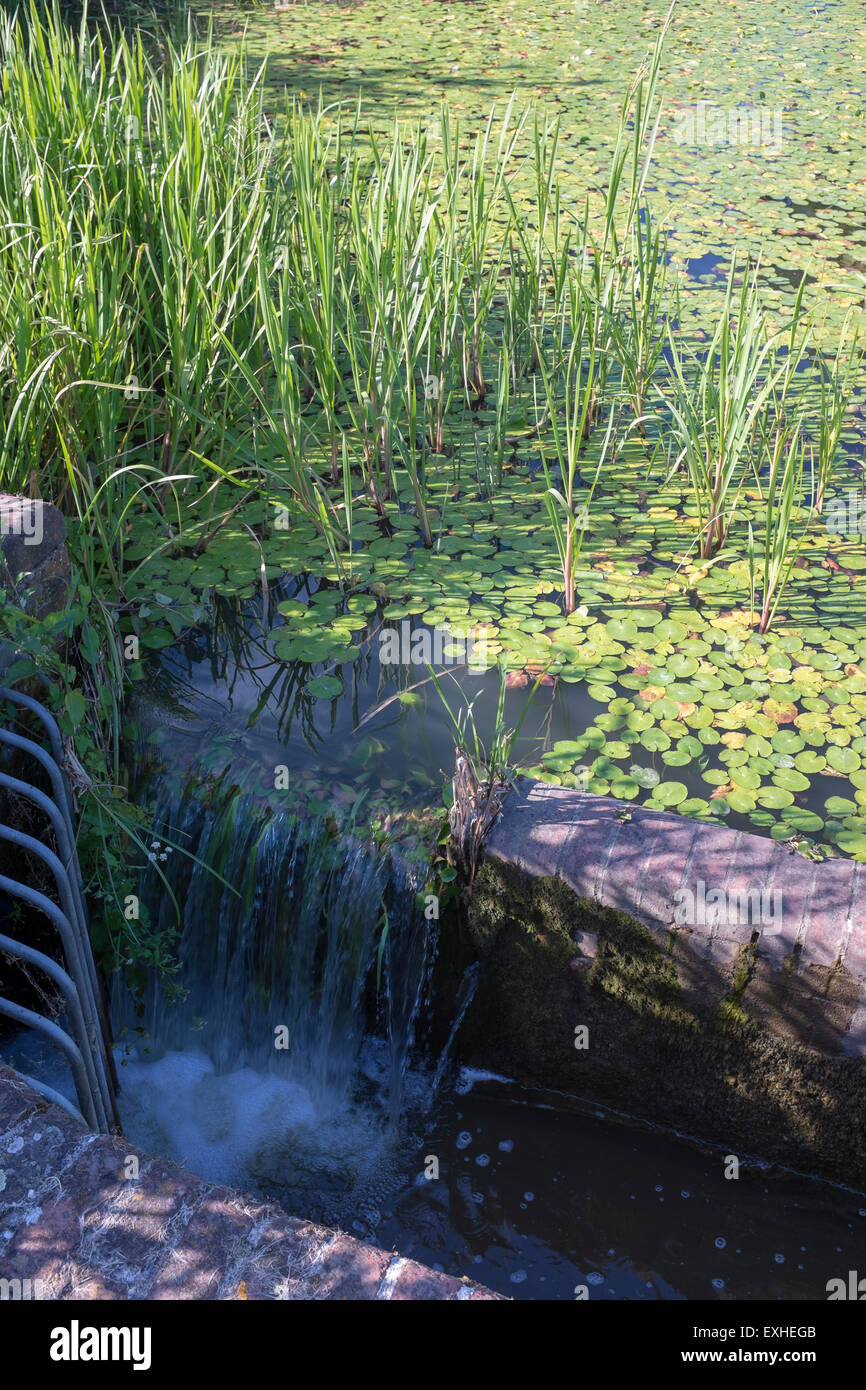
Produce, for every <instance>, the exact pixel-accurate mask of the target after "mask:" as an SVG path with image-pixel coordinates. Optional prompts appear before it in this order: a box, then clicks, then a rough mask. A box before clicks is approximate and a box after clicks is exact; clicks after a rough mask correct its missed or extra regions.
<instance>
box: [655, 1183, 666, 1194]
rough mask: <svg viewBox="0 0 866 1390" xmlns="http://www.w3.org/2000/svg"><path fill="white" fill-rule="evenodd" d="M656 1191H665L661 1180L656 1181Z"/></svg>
mask: <svg viewBox="0 0 866 1390" xmlns="http://www.w3.org/2000/svg"><path fill="white" fill-rule="evenodd" d="M656 1192H664V1188H663V1187H662V1185H661V1183H660V1182H657V1183H656Z"/></svg>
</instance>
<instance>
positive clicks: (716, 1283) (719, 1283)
mask: <svg viewBox="0 0 866 1390" xmlns="http://www.w3.org/2000/svg"><path fill="white" fill-rule="evenodd" d="M724 1287H725V1281H724V1279H714V1280H713V1288H714V1289H723V1288H724Z"/></svg>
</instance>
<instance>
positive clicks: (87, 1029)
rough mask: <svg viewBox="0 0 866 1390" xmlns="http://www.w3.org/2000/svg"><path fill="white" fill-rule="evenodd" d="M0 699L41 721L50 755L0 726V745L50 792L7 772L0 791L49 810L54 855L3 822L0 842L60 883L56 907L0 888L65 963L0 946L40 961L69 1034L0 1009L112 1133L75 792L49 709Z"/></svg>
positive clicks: (109, 1060)
mask: <svg viewBox="0 0 866 1390" xmlns="http://www.w3.org/2000/svg"><path fill="white" fill-rule="evenodd" d="M2 699H6V700H9V701H10V702H11V703H13V704H15V705H18V706H21V707H23V708H25V709H27V710H29V711H30V712H31V713H33V714H35V715H36V716H37V717H38V718H39V720H40V721H41V723H42V724H43V726H44V728H45V729H46V732H47V734H48V738H49V742H50V744H51V749H52V753H53V755H54V756H52V755H51V754H49V753H47V752H46V751H45V749H44V748H42V747H41V746H40V745H39V744H38V743H35V742H34V741H33V740H32V739H29V738H25V737H23V736H22V735H20V734H15V733H12V732H11V731H9V730H7V729H0V744H5V745H7V746H8V747H11V748H15V749H16V750H18V751H20V752H22V753H25V754H27V755H29V756H30V757H32V758H34V759H35V760H36V761H37V762H38V763H39V764H40V766H41V767H42V768H43V769H44V771H45V772H46V773H47V774H48V777H49V779H50V782H51V791H52V796H46V794H45V793H44V792H43V791H40V790H39V788H37V787H34V786H32V785H31V784H30V783H29V782H25V781H23V780H22V779H20V778H17V777H11V776H9V775H8V774H7V773H5V772H4V773H0V788H5V789H6V790H7V791H10V792H13V793H14V794H16V795H18V796H21V797H25V798H27V799H28V800H30V801H31V802H32V803H33V804H34V805H35V806H37V807H38V808H39V809H40V810H41V811H42V812H43V813H44V814H45V815H46V817H47V819H48V820H49V822H50V824H51V827H52V829H53V831H54V835H55V839H56V844H57V848H58V851H59V854H55V853H54V851H53V850H52V849H50V848H49V847H48V846H47V845H44V844H42V842H41V841H40V840H37V839H35V838H34V837H33V836H31V835H27V834H25V832H24V831H21V830H16V829H15V828H14V827H12V826H8V825H0V840H4V841H6V842H7V843H10V844H14V845H16V846H17V847H18V848H20V849H22V850H24V851H26V852H27V853H28V854H32V855H34V856H35V857H36V858H38V859H40V860H41V861H42V863H43V864H45V866H46V868H48V869H49V870H50V872H51V874H52V877H53V878H54V881H55V883H56V885H57V892H58V896H59V899H60V906H59V907H58V905H57V904H56V903H54V902H52V901H51V899H50V898H47V897H46V896H45V894H44V893H40V892H39V891H38V890H37V889H35V888H32V887H29V886H28V885H26V884H24V883H20V882H18V881H17V880H16V879H12V878H9V877H7V876H5V875H2V874H0V889H2V890H3V891H4V892H5V893H7V894H9V895H10V896H11V897H13V898H18V899H20V900H21V901H22V902H26V903H28V904H29V905H30V906H31V907H35V908H36V909H38V911H39V912H40V913H42V914H43V915H44V916H45V917H47V918H48V920H49V921H50V922H51V923H52V925H53V926H54V927H55V929H56V931H57V934H58V936H59V938H60V944H61V946H62V950H63V959H64V964H65V966H66V968H65V969H64V968H63V966H61V965H59V964H58V962H57V961H55V960H53V959H52V958H51V957H50V956H48V955H46V954H45V953H44V952H42V951H38V950H36V949H35V948H34V947H31V946H27V945H25V944H24V943H23V942H20V941H16V940H15V939H13V938H12V937H10V936H5V935H0V951H2V952H4V953H5V954H6V955H8V956H11V957H13V958H17V959H19V960H23V961H26V962H28V963H29V964H31V965H35V966H37V967H38V968H39V969H40V970H43V971H44V972H45V973H46V974H47V975H48V976H49V978H50V979H52V980H53V981H54V983H55V984H56V985H57V987H58V989H59V990H60V992H61V994H62V996H63V998H64V1001H65V1004H66V1010H67V1017H68V1027H69V1031H68V1032H67V1031H66V1030H65V1029H63V1028H61V1027H59V1025H58V1024H56V1023H55V1022H54V1021H53V1020H51V1019H47V1018H45V1017H44V1016H43V1015H41V1014H39V1013H36V1012H35V1011H34V1010H32V1009H27V1008H25V1007H24V1006H23V1005H21V1004H16V1003H14V1002H13V1001H12V1000H9V999H4V998H0V1014H3V1015H5V1016H6V1017H7V1018H11V1019H13V1020H15V1021H16V1022H18V1023H20V1024H22V1025H24V1026H26V1027H30V1028H33V1029H35V1030H36V1031H38V1032H40V1033H42V1034H43V1035H44V1036H46V1037H48V1038H49V1039H50V1041H51V1042H52V1043H53V1044H54V1045H55V1046H56V1047H58V1048H59V1049H60V1051H61V1052H62V1053H63V1054H64V1056H65V1057H66V1060H67V1061H68V1063H69V1065H70V1068H71V1071H72V1076H73V1080H74V1082H75V1089H76V1094H77V1096H78V1101H79V1105H80V1107H81V1117H82V1118H83V1119H84V1120H85V1122H86V1123H87V1124H88V1125H90V1127H91V1128H93V1129H97V1130H102V1131H104V1132H106V1133H109V1132H111V1131H112V1130H117V1129H119V1128H120V1122H119V1117H118V1114H117V1103H116V1095H115V1092H116V1085H117V1081H116V1075H115V1071H114V1059H113V1057H112V1054H111V1048H110V1034H109V1031H108V1025H107V1021H106V1018H105V1010H104V1007H103V1003H102V995H101V990H100V986H99V980H98V976H97V972H96V963H95V961H94V958H93V950H92V947H91V943H90V934H89V930H88V922H87V909H86V906H85V901H84V889H83V883H82V879H81V869H80V866H79V863H78V856H77V853H76V851H75V830H74V824H73V802H72V796H71V793H70V790H69V786H68V782H67V779H66V776H65V774H64V772H63V770H62V767H61V765H60V764H61V759H62V757H63V744H62V740H61V736H60V730H59V729H58V727H57V724H56V722H55V720H54V719H53V717H52V716H51V714H50V713H49V712H48V710H46V709H45V708H44V707H43V706H42V705H40V704H39V702H38V701H37V700H34V699H32V697H30V696H27V695H22V694H21V693H20V692H18V691H14V690H7V689H5V688H0V700H2ZM23 1079H24V1080H26V1081H28V1082H29V1083H30V1084H32V1085H33V1086H34V1087H35V1089H36V1090H38V1091H40V1092H41V1093H42V1094H43V1095H45V1096H46V1097H47V1098H48V1099H50V1100H53V1101H61V1100H62V1098H61V1097H60V1096H59V1094H58V1093H57V1092H56V1091H54V1090H53V1089H52V1088H51V1087H49V1086H46V1085H45V1083H43V1082H40V1081H39V1080H38V1079H36V1078H33V1077H24V1078H23ZM62 1103H63V1105H64V1108H65V1109H66V1110H69V1111H71V1112H72V1113H73V1114H77V1113H78V1112H77V1111H76V1110H75V1107H74V1106H72V1105H71V1103H70V1102H69V1101H68V1100H62Z"/></svg>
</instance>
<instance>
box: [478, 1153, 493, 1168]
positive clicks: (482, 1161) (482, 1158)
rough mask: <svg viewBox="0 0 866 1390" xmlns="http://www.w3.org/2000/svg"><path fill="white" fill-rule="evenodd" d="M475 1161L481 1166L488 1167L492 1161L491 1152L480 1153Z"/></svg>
mask: <svg viewBox="0 0 866 1390" xmlns="http://www.w3.org/2000/svg"><path fill="white" fill-rule="evenodd" d="M475 1162H476V1163H477V1164H478V1167H479V1168H486V1167H487V1166H488V1164H489V1163H490V1154H479V1155H478V1157H477V1158H476V1160H475Z"/></svg>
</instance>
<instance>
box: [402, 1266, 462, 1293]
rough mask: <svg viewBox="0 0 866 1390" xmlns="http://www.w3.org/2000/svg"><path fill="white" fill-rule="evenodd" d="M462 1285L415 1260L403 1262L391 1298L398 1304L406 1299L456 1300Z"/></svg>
mask: <svg viewBox="0 0 866 1390" xmlns="http://www.w3.org/2000/svg"><path fill="white" fill-rule="evenodd" d="M463 1287H464V1286H463V1284H462V1283H461V1281H460V1280H459V1279H454V1278H452V1276H451V1275H450V1274H442V1273H440V1272H439V1271H438V1270H435V1269H428V1268H427V1267H426V1266H425V1265H419V1264H417V1263H416V1261H415V1260H404V1262H403V1265H402V1268H401V1270H400V1274H399V1277H398V1279H397V1282H396V1285H395V1287H394V1291H393V1293H392V1294H391V1298H392V1299H395V1300H397V1301H399V1302H405V1301H406V1300H407V1299H416V1298H417V1299H436V1300H439V1299H443V1298H456V1297H457V1295H458V1293H459V1292H460V1290H461V1289H462V1288H463Z"/></svg>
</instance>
